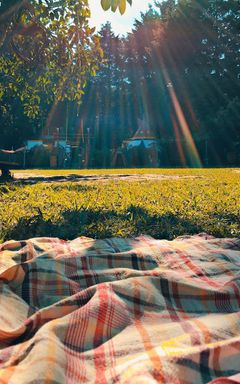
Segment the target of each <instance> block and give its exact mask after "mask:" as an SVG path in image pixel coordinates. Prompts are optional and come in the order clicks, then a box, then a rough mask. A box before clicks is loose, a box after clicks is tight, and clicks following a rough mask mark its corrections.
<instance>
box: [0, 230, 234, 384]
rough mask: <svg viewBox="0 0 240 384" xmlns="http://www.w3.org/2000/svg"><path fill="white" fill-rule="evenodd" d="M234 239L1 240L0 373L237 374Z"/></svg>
mask: <svg viewBox="0 0 240 384" xmlns="http://www.w3.org/2000/svg"><path fill="white" fill-rule="evenodd" d="M239 372H240V239H216V238H214V237H211V236H208V235H206V234H200V235H195V236H185V237H180V238H177V239H175V240H173V241H166V240H155V239H153V238H150V237H147V236H141V237H139V238H136V239H115V238H114V239H106V240H93V239H88V238H77V239H75V240H73V241H63V240H60V239H57V238H36V239H30V240H27V241H19V242H17V241H9V242H6V243H4V244H2V245H0V383H1V384H21V383H23V384H30V383H32V384H33V383H35V384H36V383H39V384H40V383H45V384H48V383H68V384H76V383H98V384H104V383H121V384H128V383H134V384H135V383H137V384H138V383H139V384H140V383H141V384H143V383H146V384H151V383H170V384H175V383H176V384H188V383H189V384H190V383H194V384H205V383H210V382H211V381H213V380H215V381H214V383H218V384H223V383H227V382H231V383H239V382H240V380H238V379H239V376H237V374H238V373H239Z"/></svg>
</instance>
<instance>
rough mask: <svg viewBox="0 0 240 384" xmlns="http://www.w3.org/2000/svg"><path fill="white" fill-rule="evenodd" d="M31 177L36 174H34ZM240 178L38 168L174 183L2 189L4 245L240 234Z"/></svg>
mask: <svg viewBox="0 0 240 384" xmlns="http://www.w3.org/2000/svg"><path fill="white" fill-rule="evenodd" d="M24 172H26V171H24ZM28 172H29V174H32V173H33V170H29V171H28ZM239 172H240V171H239V170H234V169H171V170H170V169H121V170H84V171H82V170H81V171H79V170H78V171H75V170H70V171H69V170H64V171H62V170H61V171H59V170H56V171H52V170H51V171H45V170H44V171H43V170H37V171H35V170H34V174H39V175H40V174H41V175H42V174H45V175H49V176H50V175H51V176H52V175H56V174H62V175H67V174H73V173H74V174H76V173H78V174H80V175H89V174H99V175H102V174H114V175H115V174H124V175H127V174H136V175H137V174H138V175H143V174H159V175H164V176H168V178H159V179H149V180H148V179H147V178H146V179H139V180H138V179H137V178H136V179H131V180H126V179H125V180H124V179H119V180H117V179H116V178H115V179H113V180H105V181H104V182H102V181H81V182H63V183H57V182H54V183H37V184H34V185H28V184H27V185H23V184H20V185H17V184H8V185H4V184H2V185H0V221H1V223H2V225H1V232H0V238H1V240H2V241H3V240H6V239H12V238H14V239H21V238H27V237H33V236H57V237H62V238H67V239H72V238H74V237H76V236H82V235H84V236H90V237H94V238H103V237H110V236H120V237H123V236H136V235H140V234H143V233H145V234H149V235H151V236H154V237H157V238H167V239H172V238H174V237H176V236H179V235H183V234H194V233H199V232H207V233H209V234H212V235H214V236H221V237H224V236H230V237H236V236H240V173H239ZM176 176H178V177H176ZM184 176H187V177H184Z"/></svg>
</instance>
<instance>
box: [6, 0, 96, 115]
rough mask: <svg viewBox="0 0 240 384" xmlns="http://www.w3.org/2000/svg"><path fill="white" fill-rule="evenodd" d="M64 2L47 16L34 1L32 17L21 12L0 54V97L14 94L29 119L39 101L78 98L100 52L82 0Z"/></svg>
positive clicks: (37, 111)
mask: <svg viewBox="0 0 240 384" xmlns="http://www.w3.org/2000/svg"><path fill="white" fill-rule="evenodd" d="M64 4H65V7H64V8H61V9H60V11H61V12H60V11H59V10H58V9H54V10H53V12H55V13H54V15H55V16H54V17H52V13H49V12H48V11H47V7H46V5H44V3H43V2H39V4H38V3H36V4H35V7H34V15H35V16H34V17H35V21H34V22H32V16H30V17H29V15H28V14H27V13H25V12H24V13H23V14H21V17H20V19H19V20H18V25H19V27H18V28H19V31H18V32H16V33H15V34H14V47H15V50H14V51H10V52H9V51H7V52H6V53H5V54H3V55H2V56H0V72H1V84H0V97H1V98H3V96H5V95H7V96H14V97H16V96H17V97H19V98H20V100H21V102H22V104H23V106H24V112H25V113H26V115H27V116H29V117H32V118H34V117H36V116H37V115H38V114H39V112H40V108H41V101H42V100H44V102H45V101H47V102H48V103H53V104H54V103H57V102H59V101H63V100H65V99H67V100H74V101H76V102H80V100H81V97H82V94H83V89H84V87H85V86H86V80H87V77H88V76H89V75H95V73H96V70H97V67H98V63H99V62H100V61H101V58H102V57H103V52H102V49H101V47H100V41H99V38H98V37H97V36H96V35H95V33H94V32H95V29H94V28H93V29H91V28H90V27H89V26H88V18H89V16H90V11H89V8H88V5H87V2H86V1H85V0H81V1H79V2H77V3H74V4H73V2H72V1H71V0H65V1H64ZM36 20H37V22H36ZM39 23H40V24H41V26H42V28H43V30H44V34H45V40H46V42H45V44H44V46H41V45H42V44H43V35H42V33H41V32H40V31H39V28H38V25H39ZM28 24H30V25H28ZM26 25H28V26H27V27H26ZM30 27H32V28H30ZM25 32H26V33H25ZM26 61H27V65H26Z"/></svg>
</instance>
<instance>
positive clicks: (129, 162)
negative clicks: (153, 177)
mask: <svg viewBox="0 0 240 384" xmlns="http://www.w3.org/2000/svg"><path fill="white" fill-rule="evenodd" d="M112 165H113V167H116V168H117V167H149V168H150V167H152V168H155V167H159V165H160V142H159V140H158V139H157V138H156V136H155V135H154V133H153V132H152V131H151V129H150V128H149V124H148V123H147V120H146V119H145V118H144V119H143V120H140V119H138V130H137V131H136V133H135V134H134V135H133V137H131V138H130V139H128V140H125V141H123V143H122V146H121V147H119V148H117V149H116V150H115V151H114V153H113V164H112Z"/></svg>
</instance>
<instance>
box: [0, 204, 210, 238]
mask: <svg viewBox="0 0 240 384" xmlns="http://www.w3.org/2000/svg"><path fill="white" fill-rule="evenodd" d="M203 231H204V228H203V227H202V226H201V225H199V224H198V223H196V222H194V221H190V220H186V219H182V218H180V217H178V216H177V215H172V214H167V215H163V216H160V215H151V214H149V212H148V211H147V210H145V209H142V208H139V207H135V206H130V207H129V209H128V210H127V211H126V212H125V213H122V214H119V213H116V212H115V211H109V210H108V211H94V210H66V211H64V212H62V215H61V218H60V219H59V221H58V222H53V221H52V220H51V219H45V218H44V216H43V215H42V213H41V212H39V214H37V215H35V216H33V217H31V218H26V217H22V218H20V219H19V221H18V222H17V223H16V225H15V226H14V227H12V228H11V229H9V230H8V231H7V233H6V234H5V236H4V240H9V239H15V240H20V239H26V238H30V237H41V236H50V237H60V238H63V239H74V238H76V237H78V236H88V237H92V238H107V237H113V236H117V237H133V236H138V235H141V234H147V235H150V236H153V237H155V238H164V239H173V238H174V237H177V236H180V235H185V234H195V233H199V232H203Z"/></svg>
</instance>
